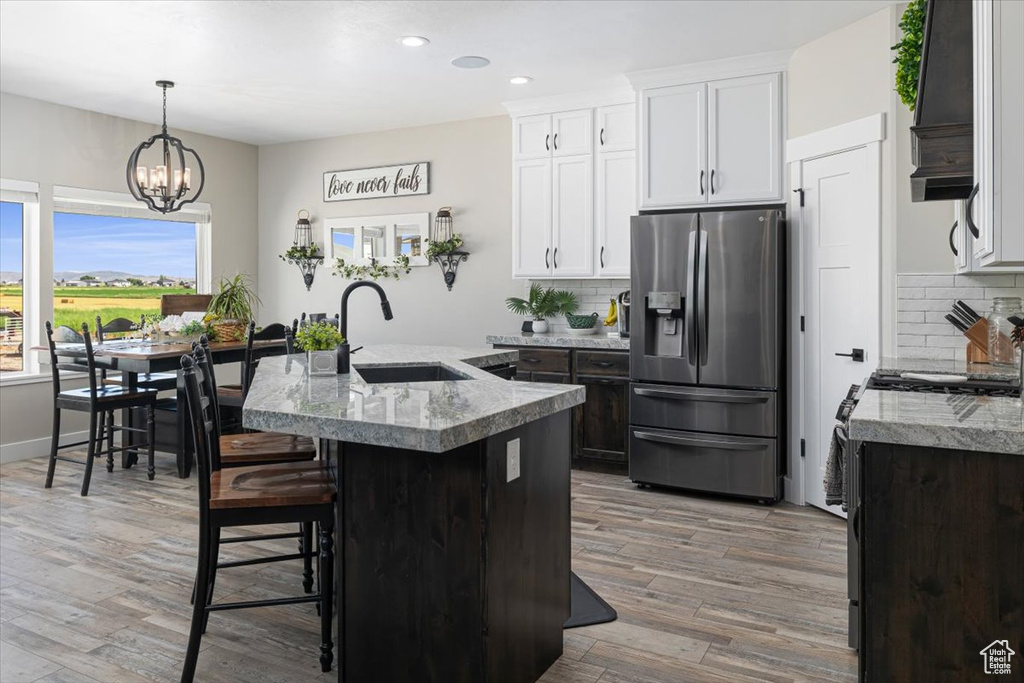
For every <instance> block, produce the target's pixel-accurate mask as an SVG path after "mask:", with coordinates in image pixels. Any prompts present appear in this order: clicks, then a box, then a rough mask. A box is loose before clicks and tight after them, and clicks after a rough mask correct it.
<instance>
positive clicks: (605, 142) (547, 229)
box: [505, 90, 637, 279]
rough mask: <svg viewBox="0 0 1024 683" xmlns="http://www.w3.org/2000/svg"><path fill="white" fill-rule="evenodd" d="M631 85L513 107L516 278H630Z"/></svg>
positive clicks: (633, 156)
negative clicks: (629, 88)
mask: <svg viewBox="0 0 1024 683" xmlns="http://www.w3.org/2000/svg"><path fill="white" fill-rule="evenodd" d="M634 97H635V95H634V94H633V93H632V92H631V91H629V90H621V91H615V92H611V93H596V94H584V95H578V96H569V97H560V98H552V99H545V100H531V101H527V102H515V103H509V104H506V105H505V106H506V108H507V109H508V111H509V113H510V114H511V115H512V130H513V133H512V156H513V172H512V275H513V276H514V277H543V278H552V279H554V278H589V277H598V278H612V277H628V276H629V219H630V217H631V216H633V215H634V214H635V213H636V211H637V203H636V105H635V102H634Z"/></svg>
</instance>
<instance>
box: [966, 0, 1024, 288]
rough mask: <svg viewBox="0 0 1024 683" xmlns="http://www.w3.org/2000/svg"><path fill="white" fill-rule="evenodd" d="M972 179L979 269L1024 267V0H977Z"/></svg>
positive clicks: (971, 207)
mask: <svg viewBox="0 0 1024 683" xmlns="http://www.w3.org/2000/svg"><path fill="white" fill-rule="evenodd" d="M973 18H974V182H975V184H976V185H975V188H974V192H973V193H972V198H971V200H970V201H969V202H968V207H967V211H968V214H967V216H966V218H967V221H968V225H969V226H973V227H974V231H976V235H977V236H976V237H975V238H974V256H975V257H976V258H977V261H978V264H979V272H991V269H993V268H995V267H1000V266H1002V267H1006V266H1014V267H1016V268H1017V271H1018V272H1020V266H1024V225H1022V223H1021V217H1022V216H1024V192H1022V191H1021V188H1022V187H1024V42H1022V41H1021V38H1020V37H1021V36H1022V35H1024V2H1020V1H1019V0H974V17H973Z"/></svg>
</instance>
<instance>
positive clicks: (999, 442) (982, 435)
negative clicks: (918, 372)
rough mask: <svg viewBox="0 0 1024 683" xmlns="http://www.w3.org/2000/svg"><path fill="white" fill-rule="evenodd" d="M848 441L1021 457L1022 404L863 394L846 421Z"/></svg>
mask: <svg viewBox="0 0 1024 683" xmlns="http://www.w3.org/2000/svg"><path fill="white" fill-rule="evenodd" d="M850 438H851V439H855V440H858V441H876V442H881V443H893V444H901V445H907V446H926V447H931V448H950V449H957V450H966V451H982V452H986V453H1012V454H1017V455H1024V403H1022V402H1021V399H1019V398H1005V397H997V396H971V395H962V394H932V393H917V392H904V391H877V390H874V389H868V390H867V391H865V392H864V395H863V396H862V397H861V399H860V402H859V403H858V404H857V406H856V407H855V408H854V409H853V413H852V415H851V416H850Z"/></svg>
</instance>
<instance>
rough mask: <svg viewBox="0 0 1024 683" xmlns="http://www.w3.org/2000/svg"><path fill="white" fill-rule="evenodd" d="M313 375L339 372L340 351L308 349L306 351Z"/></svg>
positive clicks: (311, 374)
mask: <svg viewBox="0 0 1024 683" xmlns="http://www.w3.org/2000/svg"><path fill="white" fill-rule="evenodd" d="M306 358H307V360H308V363H307V365H306V367H308V368H309V374H310V376H311V377H315V376H317V375H336V374H338V352H337V350H335V349H331V350H330V351H308V352H306Z"/></svg>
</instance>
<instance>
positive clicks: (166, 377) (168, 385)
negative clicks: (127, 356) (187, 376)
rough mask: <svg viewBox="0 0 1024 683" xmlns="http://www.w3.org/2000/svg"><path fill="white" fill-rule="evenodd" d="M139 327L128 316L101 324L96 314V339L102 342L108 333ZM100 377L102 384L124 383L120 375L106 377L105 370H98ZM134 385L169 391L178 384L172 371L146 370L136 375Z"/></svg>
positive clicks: (131, 330)
mask: <svg viewBox="0 0 1024 683" xmlns="http://www.w3.org/2000/svg"><path fill="white" fill-rule="evenodd" d="M137 329H139V325H137V324H136V323H133V322H132V321H131V320H129V319H128V318H114V319H113V320H110V321H108V322H107V323H106V324H103V321H102V319H101V318H100V316H96V341H97V342H99V343H100V344H102V343H103V342H104V341H106V340H107V335H110V334H126V333H130V332H134V331H136V330H137ZM100 379H101V381H102V382H103V384H116V385H121V384H124V378H123V377H122V376H121V375H116V376H114V377H108V376H107V371H106V370H100ZM136 386H138V387H140V388H144V389H156V390H157V391H169V390H171V389H174V388H175V387H177V386H178V375H177V373H174V372H147V373H145V374H141V375H139V376H138V379H137V384H136Z"/></svg>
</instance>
